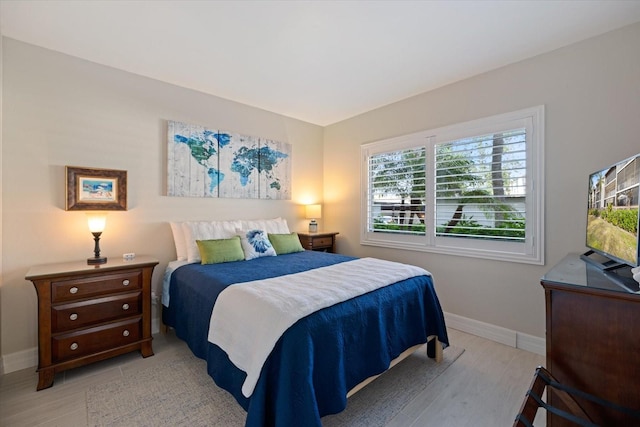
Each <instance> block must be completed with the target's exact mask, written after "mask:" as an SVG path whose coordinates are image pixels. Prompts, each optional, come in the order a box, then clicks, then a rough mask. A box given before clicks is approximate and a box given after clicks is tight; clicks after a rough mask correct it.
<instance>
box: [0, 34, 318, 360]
mask: <svg viewBox="0 0 640 427" xmlns="http://www.w3.org/2000/svg"><path fill="white" fill-rule="evenodd" d="M3 59H4V82H3V89H4V107H5V108H4V115H3V149H2V158H3V163H2V187H3V191H4V192H3V198H2V204H3V206H4V209H3V212H2V225H3V230H4V235H3V236H2V267H3V268H2V280H3V283H2V288H1V289H0V290H1V294H0V295H1V300H0V301H1V306H0V314H1V318H0V320H1V336H2V343H1V347H0V350H1V353H2V355H3V356H6V355H9V354H12V353H16V352H21V351H25V350H30V349H33V348H35V346H36V345H37V341H36V333H37V324H36V293H35V290H34V288H33V285H32V284H31V283H30V282H27V281H25V280H24V277H25V274H26V273H27V270H28V268H29V266H31V265H33V264H42V263H52V262H58V261H70V260H77V259H86V258H87V257H91V256H93V252H92V251H93V240H92V236H91V234H90V233H89V230H88V228H87V224H86V219H85V214H84V213H82V212H67V211H65V171H64V167H65V165H71V166H83V167H99V168H111V169H123V170H127V171H128V203H129V210H128V211H126V212H112V213H109V215H108V217H107V226H106V230H105V232H104V233H103V236H102V239H101V242H100V243H101V244H100V246H101V249H102V253H103V254H104V255H106V256H108V257H121V256H122V254H123V253H125V252H135V253H137V254H149V255H152V256H154V257H157V258H158V259H160V261H161V263H160V265H159V266H158V267H157V268H156V271H155V272H154V275H153V281H154V287H155V289H156V290H159V286H160V280H161V277H162V273H163V271H164V266H165V265H166V263H167V262H168V261H170V260H171V259H175V250H174V246H173V238H172V236H171V231H170V227H169V225H168V223H167V221H171V220H187V219H194V220H197V219H233V218H245V219H251V218H271V217H276V216H282V217H284V218H286V219H287V220H288V222H289V226H290V228H292V229H304V228H305V227H306V220H305V219H303V218H302V212H301V208H300V207H299V203H301V202H303V201H307V202H310V201H316V202H317V201H321V197H322V135H323V129H322V128H321V127H319V126H315V125H311V124H308V123H304V122H301V121H298V120H293V119H290V118H287V117H283V116H280V115H277V114H274V113H271V112H268V111H264V110H259V109H257V108H253V107H249V106H246V105H242V104H238V103H235V102H230V101H227V100H223V99H220V98H217V97H214V96H210V95H204V94H202V93H198V92H195V91H191V90H187V89H183V88H179V87H176V86H172V85H169V84H165V83H161V82H158V81H154V80H151V79H147V78H143V77H140V76H136V75H133V74H129V73H125V72H122V71H118V70H115V69H112V68H109V67H104V66H100V65H97V64H94V63H90V62H87V61H83V60H79V59H76V58H72V57H69V56H66V55H62V54H59V53H55V52H52V51H48V50H45V49H41V48H38V47H35V46H32V45H28V44H24V43H21V42H17V41H15V40H12V39H4V46H3ZM168 60H179V58H176V57H174V58H168ZM166 120H177V121H184V122H188V123H194V124H199V125H204V126H209V127H219V128H221V129H224V130H229V131H237V132H240V133H244V134H247V135H255V136H261V137H267V138H271V139H275V140H279V141H285V142H289V143H290V144H292V150H293V154H292V157H293V163H292V176H293V179H292V182H293V185H292V193H293V197H292V200H287V201H270V200H236V199H201V198H177V197H166V196H164V195H163V194H164V193H165V181H166V178H165V176H166Z"/></svg>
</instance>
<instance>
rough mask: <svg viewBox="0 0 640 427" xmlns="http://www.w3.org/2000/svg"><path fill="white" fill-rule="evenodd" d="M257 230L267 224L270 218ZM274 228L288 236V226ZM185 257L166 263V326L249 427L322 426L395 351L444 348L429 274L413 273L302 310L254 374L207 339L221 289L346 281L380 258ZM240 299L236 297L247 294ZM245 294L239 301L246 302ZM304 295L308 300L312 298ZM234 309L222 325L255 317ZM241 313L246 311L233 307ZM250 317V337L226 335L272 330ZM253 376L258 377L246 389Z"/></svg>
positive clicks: (309, 254) (305, 254)
mask: <svg viewBox="0 0 640 427" xmlns="http://www.w3.org/2000/svg"><path fill="white" fill-rule="evenodd" d="M260 226H262V228H263V229H269V227H268V224H261V225H260ZM236 230H240V229H239V228H237V229H236ZM273 230H275V231H287V232H288V230H287V229H286V227H281V228H275V229H274V228H272V231H273ZM210 231H211V230H210ZM195 234H197V233H191V235H190V236H189V232H188V230H187V236H186V237H185V239H186V241H187V242H190V241H191V239H192V238H193V237H194V236H195ZM205 234H206V235H207V236H211V235H212V234H211V233H208V234H207V233H205ZM282 234H285V233H282ZM287 234H288V233H287ZM216 236H217V237H219V234H218V235H216ZM200 237H201V236H200ZM175 238H176V235H175V234H174V239H175ZM178 239H179V237H178ZM187 244H189V243H187ZM177 252H178V253H179V251H178V250H177ZM185 258H186V259H182V260H177V261H175V262H172V263H170V264H169V266H168V268H167V271H166V274H165V281H164V286H163V312H162V320H163V323H164V324H165V325H166V326H169V327H172V328H174V329H175V333H176V335H177V336H178V337H179V338H181V339H182V340H184V341H185V342H186V343H187V344H188V346H189V348H190V349H191V351H192V352H193V353H194V354H195V355H196V356H197V357H199V358H202V359H204V360H206V362H207V371H208V374H209V375H210V376H211V377H212V378H213V380H214V381H215V382H216V384H217V385H218V386H220V387H221V388H223V389H225V390H227V391H228V392H229V393H231V394H232V395H233V396H234V398H235V399H236V401H237V402H238V403H239V404H240V405H241V406H242V407H243V408H244V409H245V410H246V411H247V420H246V426H250V427H254V426H255V427H257V426H297V425H305V426H321V425H322V424H321V417H322V416H324V415H329V414H334V413H338V412H340V411H342V410H344V409H345V407H346V405H347V397H348V396H349V395H351V394H352V393H353V392H354V391H356V390H358V389H359V388H360V387H362V386H363V384H365V383H366V382H367V381H370V379H371V378H372V377H375V376H376V375H379V374H381V373H383V372H384V371H385V370H387V369H388V368H389V367H390V365H391V364H392V363H394V361H397V360H398V358H399V357H401V356H404V355H408V354H407V353H408V352H409V351H411V350H412V349H414V348H415V347H418V346H420V345H421V344H424V343H426V342H428V341H429V345H428V354H429V355H430V356H431V357H436V356H437V355H438V354H440V355H441V348H442V347H446V346H447V345H448V338H447V333H446V327H445V323H444V318H443V313H442V310H441V307H440V304H439V301H438V298H437V295H436V292H435V289H434V286H433V280H432V277H431V276H430V275H429V274H428V273H427V274H414V275H413V276H412V277H409V278H406V279H403V280H399V281H397V282H394V283H393V284H391V285H385V286H380V287H378V288H375V289H373V290H370V291H367V292H364V293H363V294H361V295H358V296H355V297H351V298H348V299H346V300H344V301H340V302H336V303H331V304H330V305H328V306H326V307H321V308H319V309H317V310H315V309H314V311H313V312H311V313H309V314H304V313H303V315H302V317H301V318H299V319H298V320H296V321H293V322H292V324H291V325H290V326H288V327H286V328H285V329H284V330H283V333H282V334H281V336H280V335H278V334H275V335H277V338H276V339H275V340H274V343H273V347H272V349H270V351H269V352H268V354H267V357H266V358H265V359H264V360H263V361H262V362H261V363H262V364H261V365H258V370H257V371H255V369H254V372H256V373H255V374H252V373H251V372H252V371H251V370H249V369H245V370H242V369H240V368H238V367H237V366H236V365H237V364H238V362H237V360H236V358H237V357H238V355H237V353H236V355H234V352H233V351H230V350H229V349H228V348H227V347H225V345H226V344H224V345H223V344H220V345H218V344H216V343H214V342H215V341H216V340H215V339H214V338H215V335H216V334H214V337H212V336H210V329H212V330H213V328H214V323H215V322H214V320H215V317H216V313H224V311H221V310H222V309H221V307H222V306H223V304H224V302H225V301H226V300H228V298H226V297H227V296H228V295H232V294H233V292H241V291H243V290H244V289H250V288H251V286H253V285H256V286H258V288H260V286H262V285H263V284H264V283H270V282H273V286H275V287H276V289H277V288H279V287H280V286H283V285H289V284H290V285H291V286H298V285H297V283H298V278H300V279H299V280H300V281H301V282H302V281H304V280H308V278H309V277H325V276H322V275H321V274H328V273H329V272H330V273H332V274H333V275H334V276H339V277H343V276H344V277H348V275H343V273H344V272H346V271H347V270H354V266H357V265H360V266H361V268H369V265H368V264H366V263H367V262H377V261H376V260H371V261H370V260H369V259H358V258H354V257H349V256H344V255H338V254H330V253H324V252H314V251H304V250H302V251H297V250H296V251H293V252H291V253H286V254H281V253H278V255H277V256H260V257H255V258H252V259H249V260H246V259H245V260H237V261H230V262H221V263H213V264H204V265H203V264H202V263H201V262H200V263H199V262H194V261H193V259H191V260H189V259H188V256H186V257H185ZM341 269H342V270H341ZM323 272H325V273H323ZM303 278H306V279H304V280H303ZM349 280H351V279H349ZM321 281H323V282H324V279H322V280H321ZM305 287H313V286H305ZM347 287H349V286H347ZM260 289H262V288H260ZM225 290H226V292H223V291H225ZM287 292H288V291H287ZM225 298H226V299H225ZM237 298H240V300H239V301H243V298H245V297H244V296H242V295H240V296H238V297H237ZM249 299H250V298H249ZM249 299H247V304H245V305H249ZM311 299H312V300H314V301H315V299H316V297H315V296H313V297H312V298H311ZM251 304H253V303H251ZM241 306H242V304H240V305H236V306H235V307H240V308H239V309H237V310H236V309H233V310H231V311H227V312H226V313H227V315H231V316H230V317H228V318H224V319H225V320H226V323H225V322H222V324H223V325H227V326H229V327H236V326H235V325H239V326H238V327H246V325H244V324H248V323H250V322H243V321H242V319H244V318H245V317H246V318H250V317H251V315H252V314H253V315H256V316H261V314H260V315H258V314H256V313H253V311H255V310H253V309H250V308H248V307H244V308H242V307H241ZM240 309H242V310H245V309H246V310H248V311H246V312H243V313H240V312H239V310H240ZM218 316H219V317H220V316H222V315H221V314H219V315H218ZM234 316H235V317H234ZM258 318H259V317H258ZM230 319H231V320H230ZM238 319H240V320H238ZM252 323H254V324H258V326H260V325H261V326H262V328H263V329H262V332H258V333H256V335H255V337H253V338H252V337H251V336H250V333H251V331H249V330H246V329H245V330H242V329H240V330H241V331H245V332H241V333H235V335H234V334H230V335H231V336H232V338H233V337H234V336H235V337H236V338H237V337H244V338H245V341H249V342H250V343H251V342H253V341H256V340H259V338H260V337H262V336H263V335H264V333H265V332H270V331H269V329H270V328H267V329H265V328H264V326H265V325H271V321H269V322H259V321H258V322H255V321H254V322H252ZM285 326H286V325H285ZM218 327H219V326H218ZM225 327H226V326H225ZM218 335H219V334H218ZM223 347H224V348H225V350H223ZM255 353H259V351H257V352H255ZM247 354H249V356H251V355H253V354H254V352H253V351H244V352H243V351H240V354H239V357H240V358H242V356H243V355H245V356H246V355H247ZM232 360H234V362H236V363H234V362H232ZM241 366H242V365H241ZM252 375H253V376H254V377H255V381H254V382H253V383H252V385H251V386H250V387H248V386H247V384H248V382H249V379H250V377H252ZM301 420H303V422H301Z"/></svg>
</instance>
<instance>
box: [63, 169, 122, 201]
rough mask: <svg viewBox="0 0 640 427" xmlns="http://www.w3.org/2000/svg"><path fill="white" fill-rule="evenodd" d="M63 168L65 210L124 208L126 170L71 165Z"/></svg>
mask: <svg viewBox="0 0 640 427" xmlns="http://www.w3.org/2000/svg"><path fill="white" fill-rule="evenodd" d="M65 169H66V171H67V210H68V211H126V210H127V171H121V170H113V169H90V168H78V167H72V166H66V167H65Z"/></svg>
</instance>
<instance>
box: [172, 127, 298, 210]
mask: <svg viewBox="0 0 640 427" xmlns="http://www.w3.org/2000/svg"><path fill="white" fill-rule="evenodd" d="M167 142H168V144H167V145H168V153H167V166H168V176H167V195H168V196H177V197H227V198H242V199H283V200H285V199H286V200H289V199H291V144H288V143H285V142H279V141H273V140H270V139H265V138H259V137H254V136H245V135H240V134H237V133H233V132H226V131H221V130H211V129H207V128H205V127H203V126H197V125H191V124H187V123H181V122H175V121H168V123H167Z"/></svg>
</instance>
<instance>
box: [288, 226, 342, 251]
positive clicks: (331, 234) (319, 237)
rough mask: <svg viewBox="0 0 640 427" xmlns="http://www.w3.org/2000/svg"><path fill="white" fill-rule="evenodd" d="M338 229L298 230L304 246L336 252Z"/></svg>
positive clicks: (315, 249) (309, 248) (312, 249)
mask: <svg viewBox="0 0 640 427" xmlns="http://www.w3.org/2000/svg"><path fill="white" fill-rule="evenodd" d="M338 234H339V233H338V232H337V231H319V232H314V233H312V232H302V231H298V238H299V239H300V243H301V244H302V247H303V248H305V249H307V250H309V251H324V252H331V253H335V252H336V235H338Z"/></svg>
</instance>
